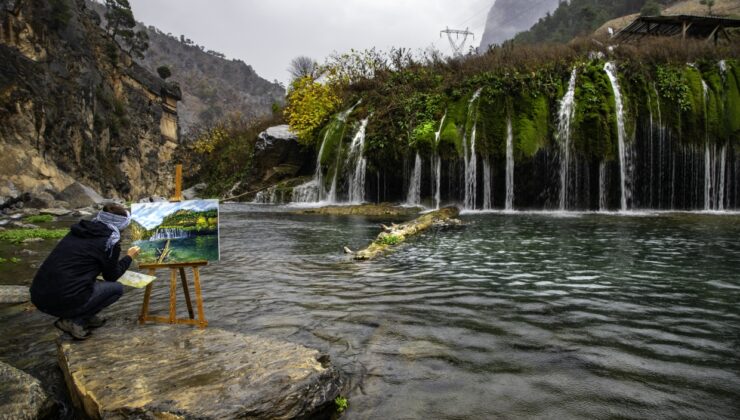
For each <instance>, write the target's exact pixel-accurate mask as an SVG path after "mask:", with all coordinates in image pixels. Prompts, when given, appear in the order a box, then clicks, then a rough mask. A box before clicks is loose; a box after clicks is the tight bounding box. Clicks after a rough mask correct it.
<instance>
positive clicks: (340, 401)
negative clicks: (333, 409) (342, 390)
mask: <svg viewBox="0 0 740 420" xmlns="http://www.w3.org/2000/svg"><path fill="white" fill-rule="evenodd" d="M334 404H336V406H337V413H342V412H344V410H346V409H347V407H349V402H347V398H345V397H343V396H341V395H340V396H338V397H337V398H335V399H334Z"/></svg>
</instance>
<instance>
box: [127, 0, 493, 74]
mask: <svg viewBox="0 0 740 420" xmlns="http://www.w3.org/2000/svg"><path fill="white" fill-rule="evenodd" d="M492 4H493V0H249V1H245V0H219V1H207V0H157V1H153V0H131V6H132V9H133V11H134V16H135V17H136V19H137V20H139V21H143V22H144V23H145V24H147V25H154V26H156V27H158V28H159V29H160V30H162V31H164V32H165V33H167V32H171V33H172V34H173V35H175V36H179V35H180V34H184V35H185V36H186V37H187V38H190V39H192V40H193V41H194V42H196V43H198V44H200V45H204V46H205V47H206V48H207V49H212V50H216V51H219V52H222V53H224V54H226V56H227V57H229V58H238V59H241V60H243V61H244V62H245V63H247V64H249V65H251V66H252V67H253V68H254V69H255V70H256V71H257V73H258V74H259V75H260V76H262V77H264V78H266V79H268V80H274V79H277V80H279V81H282V82H287V81H288V78H289V75H288V73H287V70H286V69H287V67H288V63H289V62H290V60H291V59H293V58H294V57H296V56H299V55H307V56H309V57H312V58H314V59H316V60H318V61H323V60H324V59H325V58H326V57H327V56H328V55H330V54H331V53H332V52H334V51H337V52H345V51H349V50H350V49H352V48H354V49H365V48H371V47H377V48H379V49H382V50H387V49H389V48H390V47H392V46H397V47H407V48H412V49H425V48H427V47H429V46H435V47H437V48H438V49H440V50H441V51H443V52H445V53H449V46H448V42H447V40H446V39H441V38H440V36H439V31H440V30H441V29H444V28H445V27H447V26H449V27H451V28H455V27H460V28H463V29H464V28H465V27H468V26H469V27H470V29H471V30H472V31H473V32H475V33H476V37H477V38H476V39H477V40H479V39H480V36H481V35H482V33H483V26H484V24H485V19H486V14H487V13H488V9H489V8H490V6H491V5H492ZM473 45H477V42H474V43H473Z"/></svg>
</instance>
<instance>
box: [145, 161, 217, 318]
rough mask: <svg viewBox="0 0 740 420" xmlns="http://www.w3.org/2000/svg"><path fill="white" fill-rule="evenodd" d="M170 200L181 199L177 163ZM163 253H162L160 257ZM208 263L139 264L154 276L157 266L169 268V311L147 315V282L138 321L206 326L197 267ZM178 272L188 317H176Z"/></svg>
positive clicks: (149, 286) (149, 285) (149, 290)
mask: <svg viewBox="0 0 740 420" xmlns="http://www.w3.org/2000/svg"><path fill="white" fill-rule="evenodd" d="M170 201H171V202H179V201H182V165H181V164H178V165H177V166H176V167H175V195H174V196H173V197H172V198H171V199H170ZM163 257H164V255H162V258H163ZM204 265H208V261H192V262H186V263H165V262H162V261H159V262H156V263H151V264H139V268H146V269H148V270H149V272H148V274H149V275H150V276H154V275H155V273H156V270H157V269H159V268H168V269H169V270H170V313H169V316H168V317H164V316H150V315H149V299H150V298H151V295H152V285H153V283H149V284H148V285H147V286H146V291H145V292H144V303H143V304H142V305H141V313H140V314H139V323H140V324H144V323H146V322H147V321H151V322H161V323H166V324H188V325H196V326H198V327H199V328H205V327H206V326H208V321H206V317H205V314H204V312H203V295H202V294H201V290H200V272H199V270H198V268H199V267H202V266H204ZM187 267H190V268H192V269H193V284H194V286H195V304H196V305H197V309H198V319H195V313H194V312H193V303H192V302H191V300H190V290H189V289H188V280H187V276H186V275H185V268H187ZM178 273H179V274H180V281H181V283H182V290H183V293H184V294H185V304H187V307H188V315H189V318H178V317H177V313H176V309H177V274H178Z"/></svg>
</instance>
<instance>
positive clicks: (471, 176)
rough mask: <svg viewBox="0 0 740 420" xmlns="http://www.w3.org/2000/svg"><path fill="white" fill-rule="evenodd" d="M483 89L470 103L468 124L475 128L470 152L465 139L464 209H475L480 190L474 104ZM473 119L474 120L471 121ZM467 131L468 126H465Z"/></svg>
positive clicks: (476, 113) (471, 135)
mask: <svg viewBox="0 0 740 420" xmlns="http://www.w3.org/2000/svg"><path fill="white" fill-rule="evenodd" d="M481 90H482V88H480V89H478V90H476V91H475V93H474V94H473V96H472V97H471V98H470V101H469V102H468V122H470V121H472V123H473V127H472V128H471V130H470V151H469V152H468V145H467V141H466V139H465V138H463V153H464V156H463V157H464V159H465V200H464V202H463V208H465V209H474V208H475V202H476V193H477V190H478V185H477V183H478V157H477V156H476V155H475V135H476V126H477V125H478V111H477V109H476V108H474V107H473V104H474V103H475V102H476V100H477V99H478V98H479V97H480V92H481ZM471 117H472V119H471ZM465 130H466V131H467V124H466V126H465Z"/></svg>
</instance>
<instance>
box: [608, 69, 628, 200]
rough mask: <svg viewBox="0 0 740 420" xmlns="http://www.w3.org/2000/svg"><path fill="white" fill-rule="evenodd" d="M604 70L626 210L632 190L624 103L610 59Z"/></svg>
mask: <svg viewBox="0 0 740 420" xmlns="http://www.w3.org/2000/svg"><path fill="white" fill-rule="evenodd" d="M604 71H605V72H606V75H607V77H609V82H611V85H612V90H613V91H614V103H615V106H616V112H617V141H618V142H619V184H620V187H621V189H622V197H621V207H620V208H621V210H622V211H625V210H627V200H628V199H629V198H631V197H632V191H631V190H628V185H629V181H630V179H629V172H630V171H629V167H628V162H627V151H626V150H625V144H624V141H625V139H624V138H625V137H626V133H625V129H624V105H623V104H622V92H621V91H620V90H619V82H618V81H617V70H616V68H615V66H614V62H612V61H610V62H608V63H606V64H604Z"/></svg>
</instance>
